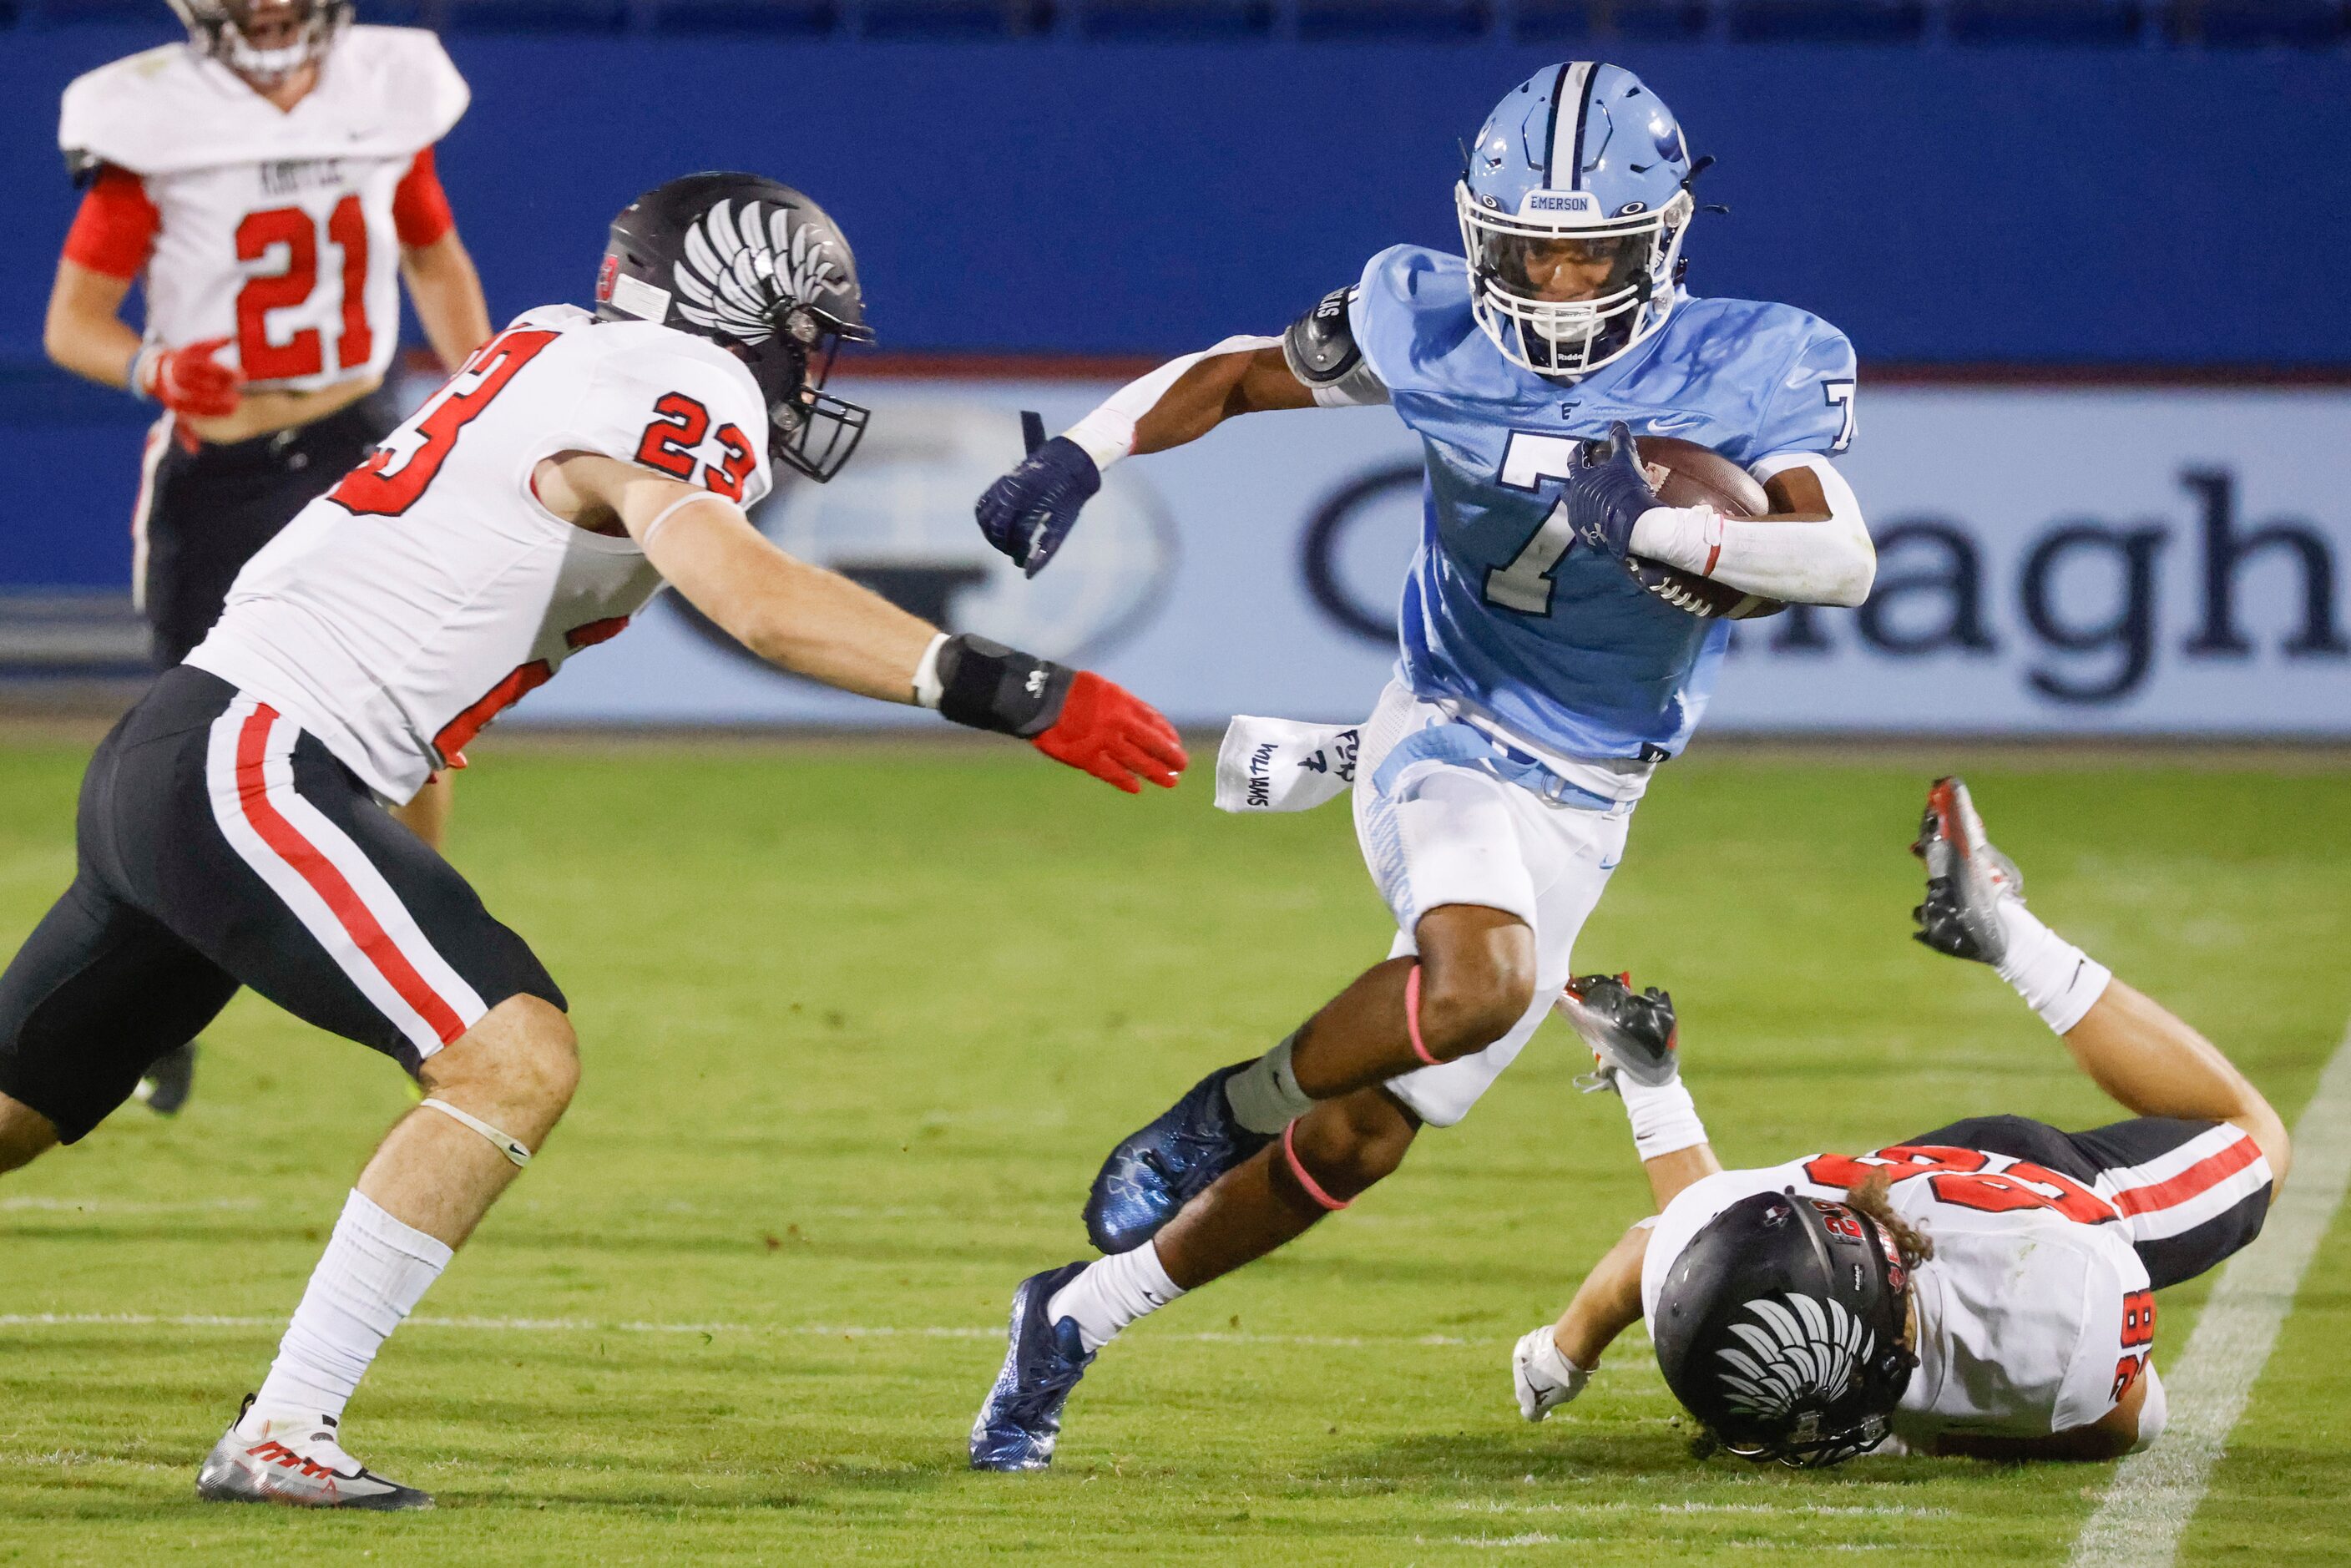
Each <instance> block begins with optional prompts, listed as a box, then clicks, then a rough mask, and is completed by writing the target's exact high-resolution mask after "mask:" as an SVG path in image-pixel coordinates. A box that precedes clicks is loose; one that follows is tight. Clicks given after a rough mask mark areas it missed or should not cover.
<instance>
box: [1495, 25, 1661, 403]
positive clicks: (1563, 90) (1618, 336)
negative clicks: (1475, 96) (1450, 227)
mask: <svg viewBox="0 0 2351 1568" xmlns="http://www.w3.org/2000/svg"><path fill="white" fill-rule="evenodd" d="M1689 176H1690V156H1689V148H1688V145H1687V143H1686V142H1685V141H1683V140H1682V128H1681V125H1680V122H1679V121H1677V120H1675V119H1674V115H1673V110H1669V109H1667V107H1666V105H1665V100H1664V99H1660V98H1658V97H1657V95H1656V94H1655V93H1653V92H1651V91H1650V90H1649V89H1647V88H1646V87H1644V86H1642V85H1641V78H1638V77H1636V76H1635V75H1634V74H1633V73H1632V72H1631V71H1628V70H1626V69H1625V68H1623V67H1621V66H1612V65H1604V64H1601V63H1598V62H1596V61H1592V60H1571V61H1569V62H1568V63H1567V64H1565V65H1559V66H1550V67H1546V68H1544V69H1542V70H1541V71H1538V72H1536V73H1535V74H1534V75H1533V76H1531V77H1529V78H1527V79H1526V80H1525V81H1523V82H1520V84H1519V85H1518V86H1517V87H1516V88H1514V89H1511V91H1510V96H1509V97H1507V98H1505V99H1502V101H1501V102H1500V103H1499V104H1497V105H1495V107H1494V112H1493V113H1491V114H1489V115H1488V116H1487V117H1486V124H1485V128H1484V129H1483V130H1481V131H1479V132H1478V140H1477V142H1476V143H1475V144H1474V145H1473V146H1471V148H1470V149H1469V166H1468V168H1467V169H1466V170H1464V171H1462V175H1461V183H1459V184H1458V185H1457V186H1456V187H1454V203H1455V205H1456V206H1457V208H1458V210H1459V212H1460V215H1461V244H1462V246H1463V249H1464V251H1465V253H1466V254H1467V255H1468V260H1469V277H1470V285H1471V287H1470V300H1471V306H1472V308H1473V309H1474V310H1475V311H1476V313H1477V318H1478V324H1479V326H1480V327H1482V328H1484V329H1485V330H1486V335H1487V336H1488V337H1489V338H1491V339H1492V340H1494V345H1495V347H1497V348H1499V349H1500V350H1502V353H1503V354H1504V356H1505V357H1507V358H1509V359H1510V360H1511V361H1514V362H1516V363H1518V364H1520V365H1524V366H1525V367H1526V368H1527V369H1529V370H1531V371H1536V372H1538V373H1539V374H1541V375H1546V376H1561V377H1570V378H1572V377H1575V376H1580V375H1583V374H1585V373H1586V372H1588V371H1594V370H1597V369H1598V368H1599V367H1601V366H1602V365H1604V364H1606V363H1608V362H1609V361H1612V360H1615V359H1618V358H1621V357H1622V356H1623V355H1625V353H1626V352H1628V351H1629V350H1631V349H1632V348H1633V346H1634V345H1635V344H1636V343H1638V342H1640V341H1641V340H1643V339H1644V338H1646V337H1648V336H1649V335H1650V334H1651V333H1653V332H1655V331H1656V329H1658V328H1660V327H1662V326H1664V325H1665V323H1666V318H1667V315H1669V314H1671V312H1672V310H1673V308H1674V303H1675V295H1676V277H1675V272H1676V267H1677V261H1678V259H1679V256H1680V252H1681V245H1682V235H1683V233H1684V231H1686V230H1687V228H1688V226H1689V218H1690V212H1691V203H1690V194H1689V191H1688V188H1687V187H1688V181H1689ZM1562 294H1574V295H1582V296H1583V298H1560V296H1561V295H1562Z"/></svg>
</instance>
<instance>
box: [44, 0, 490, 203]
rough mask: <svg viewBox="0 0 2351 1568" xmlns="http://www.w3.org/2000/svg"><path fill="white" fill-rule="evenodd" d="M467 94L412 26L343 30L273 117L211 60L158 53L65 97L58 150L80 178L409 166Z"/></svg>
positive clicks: (91, 75)
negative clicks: (388, 162)
mask: <svg viewBox="0 0 2351 1568" xmlns="http://www.w3.org/2000/svg"><path fill="white" fill-rule="evenodd" d="M470 100H471V93H470V91H469V90H468V89H467V88H466V86H465V78H464V77H462V76H460V75H458V74H457V68H456V66H455V64H454V63H453V62H452V61H451V60H450V58H449V56H448V52H447V51H446V50H444V48H442V47H441V40H440V39H438V38H436V37H434V36H433V35H432V34H431V33H428V32H426V31H424V30H423V29H422V28H417V27H375V26H360V27H353V28H351V29H350V32H349V33H347V34H345V35H344V36H343V37H341V38H340V39H338V40H337V41H336V44H335V47H334V52H333V53H332V54H330V55H329V57H328V58H327V62H326V66H325V68H324V69H323V70H322V71H321V73H320V76H319V86H318V88H317V89H315V90H314V91H313V92H312V93H311V95H310V97H308V98H307V99H304V100H303V101H302V102H301V104H299V105H298V106H297V108H296V110H295V111H294V112H293V113H290V114H288V113H281V112H280V111H279V110H277V109H276V108H275V107H273V106H272V105H271V104H270V103H268V102H267V101H266V99H263V98H262V96H261V95H260V94H259V93H256V92H255V91H254V90H253V89H251V88H249V87H247V86H246V84H245V83H244V82H243V81H242V80H240V79H239V78H237V76H236V74H235V72H233V71H231V70H230V69H229V68H227V67H226V66H224V65H222V64H221V63H220V62H219V61H217V60H213V59H208V58H206V57H204V56H203V55H200V54H198V53H197V52H196V51H195V50H194V49H192V48H190V47H188V46H187V45H185V44H166V45H164V46H163V47H161V48H155V49H149V50H147V51H145V52H144V53H142V54H136V55H131V56H129V57H126V58H123V59H120V60H116V61H114V62H113V63H112V64H110V65H105V66H100V67H99V68H98V69H96V70H94V71H89V72H87V73H85V74H84V75H82V76H79V77H77V78H74V80H73V81H72V82H71V83H69V84H68V86H67V88H66V90H65V98H64V100H63V102H62V104H61V106H60V110H59V112H58V116H57V146H58V149H59V150H60V151H61V152H64V153H65V155H66V163H67V167H68V168H69V169H71V170H72V171H74V172H75V173H76V175H77V176H79V175H81V174H83V173H85V172H88V171H89V170H90V169H93V168H95V167H96V166H97V165H99V164H101V163H113V164H117V165H119V166H120V167H122V168H124V169H128V170H130V171H131V172H132V173H134V174H178V173H185V172H189V171H191V170H195V169H213V168H218V167H220V166H221V165H223V164H228V163H243V162H261V161H273V162H274V161H293V160H299V159H309V158H336V157H345V158H360V157H365V158H404V157H410V156H413V154H415V153H416V152H421V151H422V150H423V149H424V148H426V147H429V146H431V145H432V144H433V143H434V142H435V141H439V140H440V139H441V138H442V137H443V136H444V135H446V134H447V133H448V131H449V129H450V127H452V126H454V125H455V124H456V123H457V121H458V120H459V118H460V117H462V116H463V115H464V114H465V106H466V104H467V103H468V102H469V101H470Z"/></svg>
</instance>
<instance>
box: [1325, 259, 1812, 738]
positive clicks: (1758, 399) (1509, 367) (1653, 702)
mask: <svg viewBox="0 0 2351 1568" xmlns="http://www.w3.org/2000/svg"><path fill="white" fill-rule="evenodd" d="M1348 322H1349V325H1350V327H1351V328H1352V329H1353V335H1354V339H1355V342H1356V344H1357V346H1358V347H1359V348H1361V350H1363V354H1364V359H1365V360H1366V361H1369V363H1370V366H1371V368H1372V370H1373V371H1374V372H1375V373H1376V374H1377V375H1378V376H1379V378H1380V380H1381V381H1382V382H1384V383H1385V384H1386V386H1387V389H1388V395H1389V398H1390V401H1391V402H1393V403H1394V405H1395V411H1396V413H1397V415H1398V416H1399V417H1401V418H1402V419H1403V420H1404V422H1405V424H1407V425H1408V426H1410V427H1411V428H1412V429H1413V430H1414V431H1415V432H1416V434H1418V435H1419V436H1420V438H1421V443H1422V445H1423V448H1424V449H1425V451H1426V457H1427V464H1428V468H1427V478H1426V484H1425V487H1424V491H1423V497H1424V506H1423V521H1422V533H1421V543H1420V551H1419V554H1418V555H1417V556H1416V558H1415V559H1414V561H1413V566H1412V571H1411V574H1410V576H1409V577H1408V578H1407V579H1406V580H1405V591H1404V604H1403V610H1402V614H1401V617H1400V620H1401V629H1402V634H1403V643H1404V653H1403V661H1402V674H1403V677H1404V680H1405V684H1406V685H1409V686H1410V687H1411V688H1412V690H1413V692H1414V693H1415V695H1418V696H1421V697H1424V698H1428V699H1432V700H1443V699H1450V700H1452V701H1454V702H1458V703H1460V704H1462V705H1464V706H1467V707H1468V708H1470V709H1472V710H1475V711H1477V712H1480V713H1483V714H1485V715H1487V716H1490V717H1491V718H1493V719H1495V720H1497V721H1499V723H1500V725H1501V726H1502V727H1504V728H1506V729H1508V730H1510V731H1512V732H1514V733H1516V734H1518V735H1519V736H1521V737H1524V738H1525V739H1526V740H1528V741H1530V742H1532V743H1533V744H1535V745H1538V746H1541V747H1546V748H1548V749H1550V750H1552V751H1554V752H1557V753H1561V754H1563V755H1566V756H1570V757H1648V758H1656V757H1665V756H1671V755H1673V754H1674V753H1676V752H1677V751H1679V750H1680V749H1681V748H1682V747H1683V745H1684V744H1685V743H1686V742H1687V740H1688V739H1689V736H1690V732H1691V731H1692V730H1693V729H1695V728H1697V727H1698V718H1699V716H1700V715H1701V714H1702V713H1703V712H1704V711H1705V708H1706V702H1707V696H1708V693H1709V692H1710V691H1711V690H1712V688H1713V685H1714V675H1715V671H1716V668H1717V666H1718V665H1719V664H1720V663H1721V660H1722V653H1723V648H1724V646H1725V644H1726V643H1728V642H1729V635H1730V632H1729V625H1728V624H1727V623H1726V622H1719V621H1708V620H1701V619H1699V618H1698V617H1697V616H1694V615H1690V614H1687V613H1686V612H1682V611H1679V610H1677V609H1675V608H1673V607H1672V606H1671V605H1669V604H1667V603H1666V602H1665V601H1663V600H1660V599H1658V598H1657V597H1656V595H1654V594H1652V593H1650V592H1648V591H1646V590H1645V589H1643V588H1642V587H1640V585H1639V584H1637V583H1635V581H1634V580H1633V579H1632V577H1631V575H1630V574H1628V573H1627V572H1626V571H1625V569H1624V566H1623V565H1622V564H1621V563H1620V562H1618V561H1617V560H1615V559H1614V558H1612V557H1609V556H1606V555H1604V554H1601V553H1599V552H1597V551H1594V550H1592V549H1588V548H1584V547H1581V546H1578V547H1575V548H1571V549H1566V550H1565V551H1564V553H1562V549H1561V543H1562V540H1563V539H1565V538H1569V537H1570V536H1569V535H1568V533H1567V530H1566V519H1565V517H1564V516H1563V515H1562V517H1558V518H1557V519H1554V518H1553V517H1552V508H1553V507H1555V506H1556V505H1557V504H1558V499H1559V477H1560V475H1561V473H1562V470H1563V467H1564V465H1565V464H1566V463H1567V462H1568V461H1569V460H1570V458H1571V457H1572V456H1573V453H1574V451H1575V448H1576V445H1577V444H1578V443H1579V442H1582V441H1587V440H1594V439H1598V438H1600V437H1603V436H1604V435H1606V434H1607V433H1608V426H1609V423H1611V422H1612V421H1614V420H1620V419H1621V420H1623V421H1625V423H1627V424H1629V425H1631V426H1632V427H1633V431H1634V434H1637V435H1674V436H1679V437H1680V438H1682V439H1683V440H1686V441H1695V442H1698V444H1701V445H1704V446H1708V447H1711V448H1712V449H1714V450H1715V451H1716V452H1719V453H1720V454H1721V455H1723V456H1725V457H1728V458H1729V459H1730V460H1731V461H1733V462H1735V463H1739V464H1741V465H1750V464H1753V463H1755V462H1757V461H1758V460H1760V459H1761V458H1765V457H1769V456H1772V455H1777V454H1781V453H1800V452H1816V453H1833V452H1841V451H1843V450H1844V447H1845V445H1846V444H1847V443H1848V442H1849V441H1850V440H1851V439H1852V435H1853V392H1854V358H1853V347H1852V345H1851V344H1850V343H1848V342H1846V341H1845V338H1844V334H1843V333H1842V332H1839V331H1838V330H1837V329H1835V328H1834V327H1832V326H1830V325H1829V324H1828V323H1827V322H1825V321H1823V320H1822V319H1820V318H1818V317H1816V316H1813V315H1811V314H1809V313H1807V312H1805V311H1802V310H1799V309H1796V308H1794V307H1792V306H1788V305H1769V304H1759V303H1756V302H1753V301H1750V300H1743V299H1690V298H1685V299H1683V300H1681V301H1680V302H1679V303H1678V304H1677V306H1676V307H1675V308H1674V310H1673V313H1672V314H1671V315H1670V316H1669V317H1667V320H1666V323H1665V325H1664V326H1663V327H1662V328H1660V329H1658V330H1657V331H1656V334H1655V335H1654V336H1652V337H1650V338H1649V339H1648V340H1646V341H1645V342H1643V343H1641V344H1639V345H1637V346H1636V347H1635V348H1634V350H1632V351H1631V352H1630V353H1627V354H1626V355H1625V356H1624V357H1623V358H1622V359H1619V360H1616V361H1613V362H1611V363H1609V364H1606V365H1604V366H1603V367H1601V368H1600V369H1599V370H1597V371H1593V372H1592V373H1591V374H1589V375H1587V376H1584V377H1583V378H1582V379H1581V380H1578V381H1575V382H1551V381H1546V380H1544V379H1543V378H1542V377H1541V376H1539V375H1536V374H1535V373H1534V372H1533V371H1529V370H1525V369H1522V368H1521V367H1520V366H1518V365H1515V364H1512V363H1511V362H1510V361H1508V360H1506V359H1504V358H1503V357H1502V355H1501V353H1500V352H1499V350H1497V349H1496V348H1495V347H1494V344H1493V342H1492V340H1489V338H1488V337H1487V336H1486V335H1485V333H1484V332H1483V331H1481V330H1480V329H1479V327H1478V324H1477V322H1476V321H1475V320H1473V319H1471V316H1470V310H1469V274H1468V266H1467V264H1466V263H1464V262H1463V261H1462V259H1461V258H1460V257H1459V256H1448V255H1446V254H1444V253H1443V252H1440V251H1434V250H1426V249H1423V248H1421V247H1419V246H1396V247H1395V248H1394V249H1391V250H1385V251H1383V252H1381V253H1380V254H1379V255H1378V256H1374V257H1373V258H1372V260H1371V264H1370V265H1369V266H1368V267H1365V268H1364V277H1363V282H1362V285H1361V286H1360V287H1359V288H1358V289H1357V290H1356V291H1355V294H1354V297H1353V299H1352V300H1351V301H1350V303H1349V306H1348Z"/></svg>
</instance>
